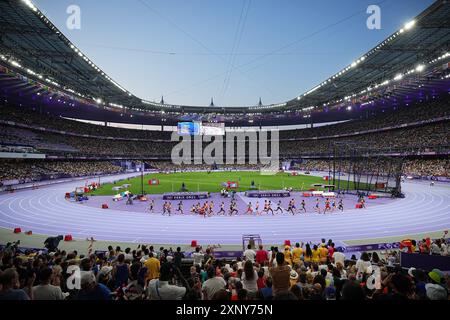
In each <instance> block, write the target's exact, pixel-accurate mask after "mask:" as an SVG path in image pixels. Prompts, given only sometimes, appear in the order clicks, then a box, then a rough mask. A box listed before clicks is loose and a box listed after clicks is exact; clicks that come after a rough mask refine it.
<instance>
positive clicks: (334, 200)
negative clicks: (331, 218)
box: [331, 198, 336, 212]
mask: <svg viewBox="0 0 450 320" xmlns="http://www.w3.org/2000/svg"><path fill="white" fill-rule="evenodd" d="M334 210H336V199H335V198H333V201H332V202H331V212H334Z"/></svg>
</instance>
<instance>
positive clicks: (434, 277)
mask: <svg viewBox="0 0 450 320" xmlns="http://www.w3.org/2000/svg"><path fill="white" fill-rule="evenodd" d="M444 276H445V275H444V273H443V272H442V271H441V270H439V269H433V270H431V271H430V272H428V277H429V278H430V279H431V282H432V283H435V284H439V285H440V284H442V279H443V278H444Z"/></svg>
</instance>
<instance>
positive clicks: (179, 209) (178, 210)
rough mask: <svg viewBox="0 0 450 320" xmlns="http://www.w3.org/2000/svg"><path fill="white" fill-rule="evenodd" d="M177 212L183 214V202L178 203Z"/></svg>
mask: <svg viewBox="0 0 450 320" xmlns="http://www.w3.org/2000/svg"><path fill="white" fill-rule="evenodd" d="M177 212H179V213H181V214H184V212H183V201H180V202H178V209H177Z"/></svg>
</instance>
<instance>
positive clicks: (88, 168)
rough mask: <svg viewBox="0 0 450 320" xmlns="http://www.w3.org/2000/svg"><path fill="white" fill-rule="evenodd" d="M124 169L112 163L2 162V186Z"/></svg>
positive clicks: (0, 173)
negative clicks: (10, 182) (13, 182)
mask: <svg viewBox="0 0 450 320" xmlns="http://www.w3.org/2000/svg"><path fill="white" fill-rule="evenodd" d="M122 171H123V169H122V168H121V167H120V166H118V165H115V164H113V163H112V162H110V161H45V160H0V185H2V184H3V183H6V181H14V180H16V181H17V182H18V183H27V182H33V181H40V180H44V179H54V178H61V177H81V176H91V175H98V174H112V173H120V172H122Z"/></svg>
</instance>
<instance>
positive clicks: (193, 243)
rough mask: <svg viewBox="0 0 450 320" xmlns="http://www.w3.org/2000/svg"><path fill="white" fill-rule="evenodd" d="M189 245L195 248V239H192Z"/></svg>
mask: <svg viewBox="0 0 450 320" xmlns="http://www.w3.org/2000/svg"><path fill="white" fill-rule="evenodd" d="M191 247H192V248H196V247H197V240H192V241H191Z"/></svg>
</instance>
